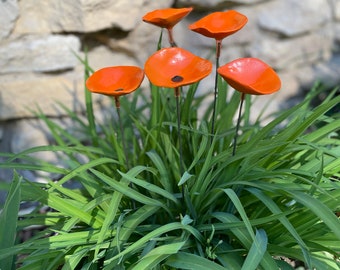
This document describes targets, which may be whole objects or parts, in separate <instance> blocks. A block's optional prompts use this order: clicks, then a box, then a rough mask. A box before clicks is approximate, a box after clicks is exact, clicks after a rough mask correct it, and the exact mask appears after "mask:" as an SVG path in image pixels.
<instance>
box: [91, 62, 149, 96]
mask: <svg viewBox="0 0 340 270" xmlns="http://www.w3.org/2000/svg"><path fill="white" fill-rule="evenodd" d="M143 79H144V71H143V70H142V69H141V68H139V67H136V66H114V67H105V68H102V69H99V70H97V71H96V72H94V73H93V74H92V75H91V76H90V77H89V78H88V79H87V80H86V87H87V88H88V89H89V90H90V91H91V92H93V93H98V94H103V95H108V96H113V97H119V96H122V95H126V94H129V93H131V92H133V91H135V90H136V89H137V88H138V87H139V86H140V85H141V83H142V81H143Z"/></svg>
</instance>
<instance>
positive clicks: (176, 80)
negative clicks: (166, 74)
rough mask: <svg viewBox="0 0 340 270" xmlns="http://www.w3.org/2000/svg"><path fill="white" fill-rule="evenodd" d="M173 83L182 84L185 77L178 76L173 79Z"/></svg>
mask: <svg viewBox="0 0 340 270" xmlns="http://www.w3.org/2000/svg"><path fill="white" fill-rule="evenodd" d="M171 81H172V82H181V81H183V77H182V76H178V75H176V76H174V77H172V78H171Z"/></svg>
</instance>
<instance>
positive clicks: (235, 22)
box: [189, 10, 248, 40]
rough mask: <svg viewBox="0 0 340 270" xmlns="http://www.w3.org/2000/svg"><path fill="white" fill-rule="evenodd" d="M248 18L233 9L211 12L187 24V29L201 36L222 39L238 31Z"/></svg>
mask: <svg viewBox="0 0 340 270" xmlns="http://www.w3.org/2000/svg"><path fill="white" fill-rule="evenodd" d="M247 22H248V18H247V17H246V16H245V15H243V14H241V13H239V12H237V11H235V10H228V11H225V12H213V13H211V14H209V15H207V16H205V17H203V18H202V19H200V20H198V21H196V22H195V23H193V24H191V25H190V26H189V29H190V30H192V31H194V32H197V33H199V34H201V35H203V36H206V37H210V38H215V39H216V40H222V39H223V38H225V37H227V36H229V35H232V34H234V33H235V32H237V31H239V30H240V29H241V28H242V27H243V26H245V24H246V23H247Z"/></svg>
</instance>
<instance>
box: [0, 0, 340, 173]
mask: <svg viewBox="0 0 340 270" xmlns="http://www.w3.org/2000/svg"><path fill="white" fill-rule="evenodd" d="M174 4H176V6H193V7H194V8H195V9H194V11H193V12H192V13H191V14H190V15H189V16H188V17H186V18H185V20H184V21H183V22H181V23H180V24H178V25H177V26H176V27H175V29H174V31H175V37H176V41H177V43H178V44H179V45H180V46H182V47H184V48H186V49H188V50H190V51H192V52H194V53H196V54H198V55H200V56H202V57H205V56H208V55H209V54H210V55H213V53H212V52H213V50H214V47H215V43H214V41H213V40H211V39H208V38H205V37H203V36H201V35H198V34H195V33H193V32H190V31H189V30H188V29H187V26H188V25H189V24H190V23H192V22H193V21H195V20H197V19H199V18H201V17H202V16H204V15H205V14H208V13H210V12H212V11H217V10H226V9H236V10H238V11H239V12H241V13H243V14H245V15H246V16H247V17H248V18H249V22H248V24H247V25H246V27H244V28H243V29H242V30H241V31H240V32H238V33H237V34H235V35H233V36H231V37H228V38H227V39H225V40H224V41H223V51H222V55H221V56H222V59H221V63H225V62H227V61H230V60H233V59H235V58H239V57H245V56H252V57H258V58H261V59H262V60H264V61H266V62H267V63H268V64H270V65H271V66H273V67H274V68H275V69H276V70H277V71H278V72H279V74H280V75H281V78H282V81H283V87H282V91H280V92H279V93H280V94H279V97H278V98H277V99H275V102H272V106H274V107H275V108H277V107H278V106H279V104H280V102H282V100H284V99H286V98H287V97H289V96H290V95H294V94H296V93H297V92H298V91H299V89H301V87H310V86H311V85H312V84H313V83H314V81H315V80H317V79H321V80H323V81H325V82H326V83H329V84H331V85H335V84H338V83H339V81H340V76H339V74H340V54H339V53H338V52H337V44H338V43H339V41H340V1H338V0H327V1H325V0H304V1H301V0H284V1H283V0H232V1H225V0H209V1H206V0H177V1H175V0H162V1H148V0H134V1H126V0H73V1H61V0H45V1H39V4H38V3H37V1H36V0H20V1H18V0H3V1H1V2H0V152H4V151H13V152H18V151H21V150H23V149H25V148H27V147H31V146H34V145H43V144H48V140H47V139H46V136H45V133H43V132H41V131H39V129H36V128H34V126H33V124H37V123H38V122H36V120H34V113H33V112H32V110H33V111H34V110H36V109H37V108H38V106H39V108H40V109H41V110H42V111H43V112H44V113H45V114H47V115H49V116H53V117H56V116H58V117H59V116H61V114H62V112H61V111H60V109H58V108H57V107H56V101H58V102H61V103H62V104H64V105H65V106H67V107H69V108H73V109H74V110H75V111H81V110H82V109H83V91H84V86H83V83H84V78H83V66H82V64H81V63H80V61H79V60H78V59H77V57H76V55H78V56H80V57H83V56H84V50H85V48H88V57H89V61H90V65H91V66H92V67H93V68H94V69H98V68H100V67H104V66H111V65H139V66H141V67H142V66H143V64H144V61H145V60H146V59H147V57H148V56H149V55H150V54H151V53H152V52H153V51H154V50H155V49H156V43H157V40H158V36H159V33H160V32H159V29H157V28H156V27H155V26H152V25H148V24H145V23H142V21H141V17H142V16H143V15H144V14H145V13H146V12H148V11H151V10H153V9H158V8H165V7H171V6H173V5H174ZM165 42H166V41H165ZM203 85H204V86H205V87H204V88H206V89H208V90H209V89H211V88H212V83H211V82H209V81H207V80H205V82H203ZM0 178H1V175H0Z"/></svg>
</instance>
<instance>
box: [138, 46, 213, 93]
mask: <svg viewBox="0 0 340 270" xmlns="http://www.w3.org/2000/svg"><path fill="white" fill-rule="evenodd" d="M211 69H212V63H211V62H210V61H208V60H206V59H203V58H201V57H199V56H196V55H194V54H192V53H191V52H189V51H187V50H184V49H182V48H178V47H172V48H164V49H161V50H159V51H157V52H155V53H154V54H153V55H151V56H150V57H149V59H148V60H147V61H146V63H145V67H144V70H145V74H146V76H147V77H148V78H149V80H150V81H151V83H153V84H154V85H157V86H161V87H169V88H177V87H180V86H184V85H188V84H192V83H195V82H198V81H199V80H201V79H203V78H204V77H206V76H208V75H209V74H210V72H211Z"/></svg>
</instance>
